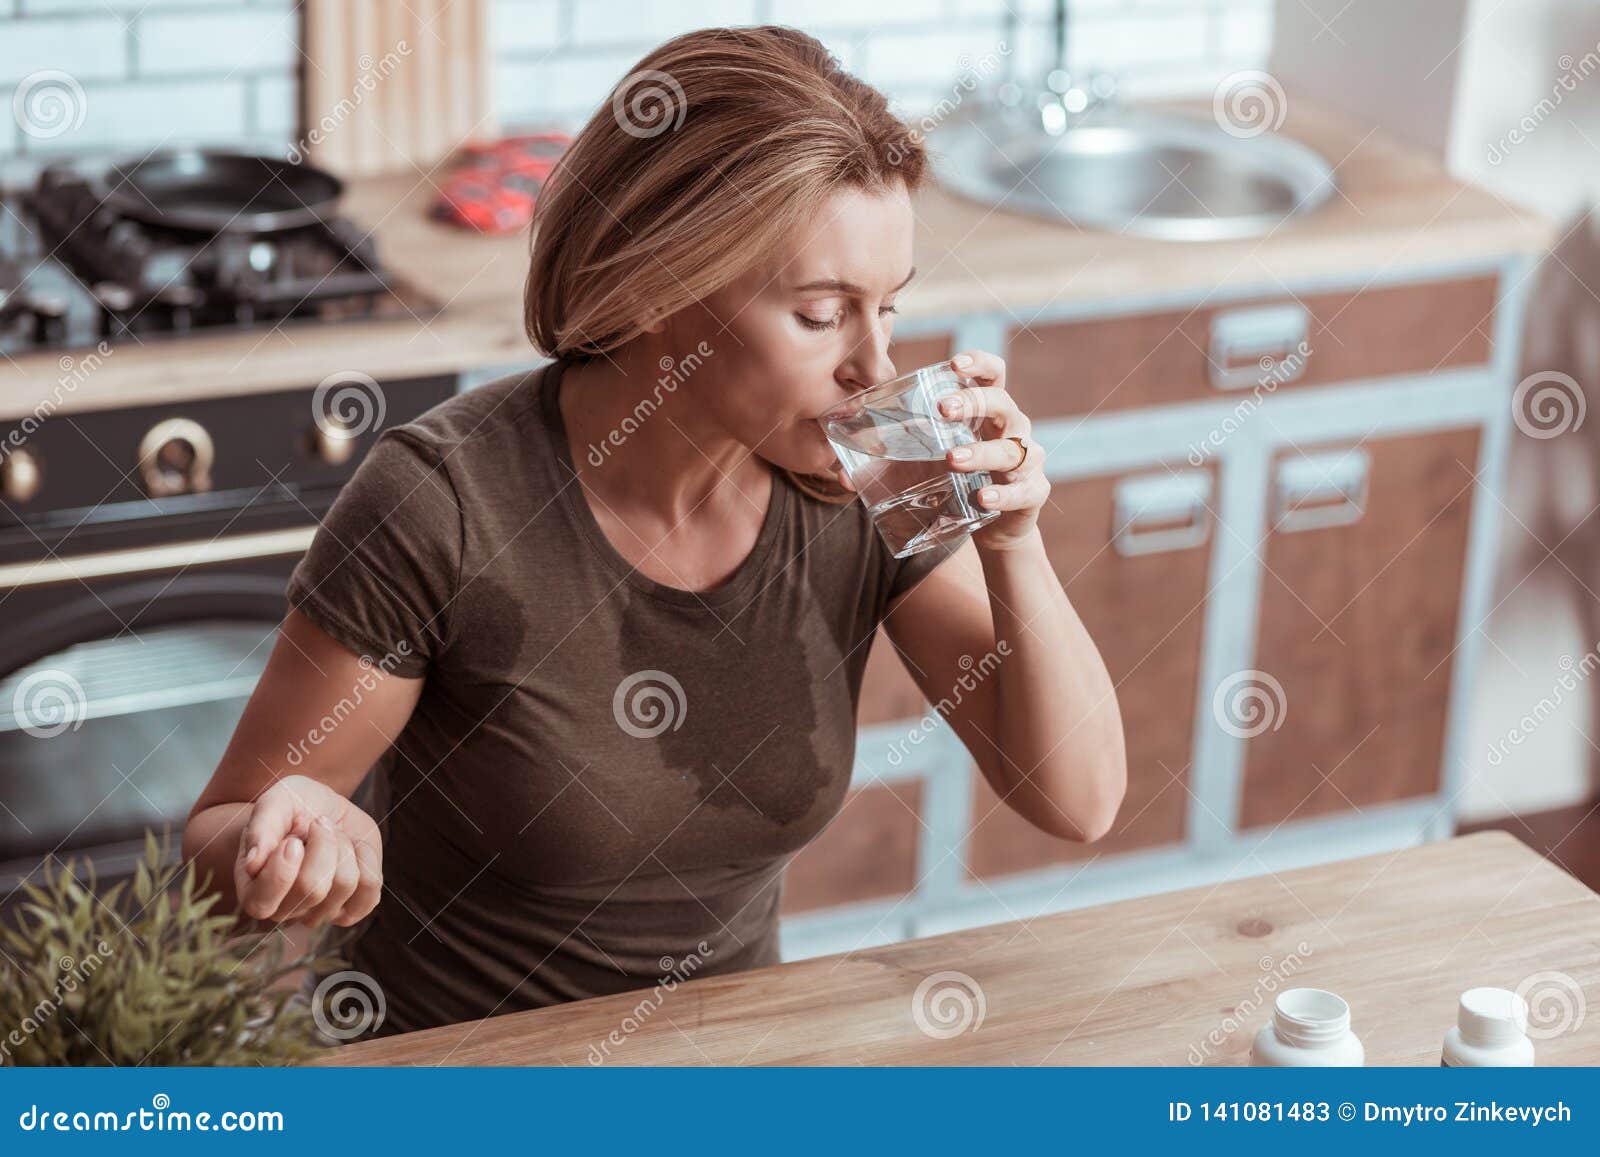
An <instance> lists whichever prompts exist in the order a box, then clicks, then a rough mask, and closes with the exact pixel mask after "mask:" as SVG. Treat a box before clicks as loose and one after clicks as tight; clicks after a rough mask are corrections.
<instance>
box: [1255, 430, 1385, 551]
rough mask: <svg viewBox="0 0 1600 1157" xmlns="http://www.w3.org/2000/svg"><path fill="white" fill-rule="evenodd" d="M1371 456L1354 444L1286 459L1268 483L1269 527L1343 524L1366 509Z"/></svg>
mask: <svg viewBox="0 0 1600 1157" xmlns="http://www.w3.org/2000/svg"><path fill="white" fill-rule="evenodd" d="M1371 474H1372V457H1371V455H1369V454H1368V453H1367V452H1366V451H1365V450H1363V449H1361V448H1360V447H1359V446H1352V447H1350V448H1349V449H1347V450H1333V451H1329V452H1327V453H1323V454H1310V455H1305V456H1303V457H1296V458H1286V459H1284V460H1283V461H1281V462H1279V463H1278V469H1277V472H1276V477H1275V479H1274V482H1273V501H1272V528H1273V529H1274V530H1280V531H1286V532H1293V531H1296V530H1316V529H1318V528H1319V527H1324V526H1344V525H1347V524H1348V523H1352V522H1355V521H1356V520H1358V519H1359V518H1360V517H1361V516H1362V515H1363V514H1365V513H1366V511H1367V488H1368V480H1369V478H1370V477H1371Z"/></svg>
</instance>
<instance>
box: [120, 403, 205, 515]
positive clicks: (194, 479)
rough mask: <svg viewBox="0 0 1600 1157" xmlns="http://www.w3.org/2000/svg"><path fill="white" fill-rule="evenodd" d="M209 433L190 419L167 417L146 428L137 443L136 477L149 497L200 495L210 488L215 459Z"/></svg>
mask: <svg viewBox="0 0 1600 1157" xmlns="http://www.w3.org/2000/svg"><path fill="white" fill-rule="evenodd" d="M216 457H217V452H216V447H215V446H214V445H213V444H212V442H211V435H210V434H209V433H207V432H206V428H205V427H204V426H202V425H201V424H200V423H199V422H196V421H194V420H193V419H191V418H168V419H166V420H165V421H162V422H157V423H156V424H155V425H154V426H151V427H150V429H149V430H148V431H146V433H145V436H144V438H143V440H141V441H140V443H139V476H140V477H141V478H142V479H143V480H144V492H145V493H146V494H148V495H149V496H150V497H151V498H166V497H169V496H171V495H174V494H199V493H201V492H203V491H206V490H210V489H211V466H212V464H213V463H214V462H215V461H216Z"/></svg>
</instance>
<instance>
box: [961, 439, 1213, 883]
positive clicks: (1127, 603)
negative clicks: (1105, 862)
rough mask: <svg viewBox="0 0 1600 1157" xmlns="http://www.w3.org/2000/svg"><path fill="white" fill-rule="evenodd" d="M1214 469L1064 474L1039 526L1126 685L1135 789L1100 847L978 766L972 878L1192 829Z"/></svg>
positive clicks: (1122, 688) (1162, 839) (1176, 837)
mask: <svg viewBox="0 0 1600 1157" xmlns="http://www.w3.org/2000/svg"><path fill="white" fill-rule="evenodd" d="M1214 483H1215V473H1214V471H1213V470H1211V469H1210V468H1207V469H1203V470H1193V469H1189V468H1188V467H1186V466H1185V467H1182V468H1172V469H1168V468H1166V467H1155V468H1153V469H1152V470H1150V471H1146V472H1141V473H1139V474H1136V475H1128V476H1120V477H1109V478H1093V479H1084V480H1074V481H1066V482H1058V483H1056V484H1055V486H1054V488H1053V489H1052V492H1051V500H1050V502H1049V503H1047V504H1046V506H1045V507H1044V510H1043V512H1042V513H1041V514H1040V518H1039V523H1040V530H1041V532H1042V534H1043V535H1044V540H1045V547H1046V550H1047V551H1048V553H1049V555H1050V561H1051V563H1052V564H1053V565H1054V567H1055V569H1056V572H1057V573H1058V574H1059V575H1060V576H1061V579H1062V583H1063V585H1064V586H1065V588H1066V591H1067V595H1068V597H1069V598H1071V600H1072V603H1073V606H1074V607H1076V608H1077V611H1078V614H1079V615H1080V616H1081V617H1082V618H1083V620H1084V622H1085V623H1086V624H1087V626H1088V628H1089V632H1090V634H1091V635H1092V636H1093V637H1094V640H1095V643H1096V644H1097V645H1098V646H1099V648H1100V652H1101V654H1102V655H1103V656H1104V658H1105V661H1106V666H1107V667H1108V669H1109V670H1110V672H1111V677H1112V679H1113V680H1114V681H1115V683H1116V685H1117V700H1118V703H1119V705H1120V707H1121V710H1122V722H1123V730H1124V733H1125V736H1126V739H1127V748H1128V791H1127V795H1126V797H1125V798H1124V800H1123V804H1122V809H1121V811H1120V812H1119V813H1118V816H1117V820H1116V823H1115V824H1114V825H1113V826H1112V829H1111V831H1110V833H1108V834H1107V835H1106V836H1104V837H1103V838H1102V839H1100V840H1098V841H1096V842H1095V843H1093V844H1083V843H1079V842H1075V841H1068V840H1061V839H1057V838H1056V837H1054V836H1051V835H1048V834H1047V833H1045V832H1042V831H1040V830H1039V829H1037V828H1035V827H1034V826H1033V825H1032V824H1030V823H1028V822H1027V821H1026V820H1024V819H1023V818H1022V817H1021V816H1020V815H1018V814H1017V813H1016V812H1014V811H1012V810H1011V809H1010V807H1009V806H1008V805H1006V804H1005V803H1003V802H1001V800H1000V799H999V797H998V796H997V795H996V794H995V792H994V791H993V790H992V789H991V788H990V787H989V785H988V783H987V782H986V781H984V779H983V777H982V776H981V775H976V774H975V775H974V780H975V781H976V782H975V784H974V789H973V808H974V810H973V817H972V830H971V833H970V835H969V837H968V843H967V871H968V874H969V875H970V876H973V877H984V876H994V875H1000V874H1004V873H1009V872H1020V871H1026V870H1029V869H1034V868H1042V867H1047V866H1049V865H1051V864H1055V863H1061V862H1065V861H1072V860H1078V859H1083V858H1087V857H1089V856H1093V855H1096V854H1099V853H1104V852H1117V851H1127V850H1130V849H1134V848H1148V847H1155V846H1162V845H1167V844H1174V843H1178V842H1180V841H1181V840H1182V839H1183V838H1184V832H1185V820H1186V816H1187V810H1188V791H1187V785H1188V780H1189V764H1190V758H1191V757H1190V745H1191V741H1192V736H1193V733H1194V710H1195V699H1196V693H1197V680H1198V677H1199V671H1200V644H1201V636H1202V627H1203V623H1204V619H1205V597H1206V575H1207V566H1208V560H1209V558H1210V552H1211V541H1210V528H1211V514H1210V509H1211V508H1212V506H1213V505H1214V499H1213V497H1212V489H1213V487H1214Z"/></svg>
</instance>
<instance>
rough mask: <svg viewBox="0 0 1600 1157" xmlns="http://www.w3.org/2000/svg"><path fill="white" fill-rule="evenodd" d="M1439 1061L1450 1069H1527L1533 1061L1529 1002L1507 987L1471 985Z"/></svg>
mask: <svg viewBox="0 0 1600 1157" xmlns="http://www.w3.org/2000/svg"><path fill="white" fill-rule="evenodd" d="M1439 1063H1440V1064H1441V1065H1443V1066H1445V1067H1446V1068H1494V1067H1502V1068H1513V1067H1516V1068H1526V1067H1528V1066H1529V1065H1532V1064H1533V1042H1532V1041H1531V1040H1529V1039H1528V1002H1527V1001H1526V1000H1524V999H1523V998H1522V997H1520V996H1518V995H1517V994H1516V993H1514V992H1512V991H1510V990H1509V989H1505V988H1469V989H1467V991H1465V992H1463V993H1462V994H1461V1001H1460V1004H1459V1005H1458V1006H1457V1008H1456V1026H1455V1027H1454V1028H1452V1029H1450V1030H1449V1031H1448V1032H1446V1033H1445V1034H1444V1048H1443V1050H1442V1051H1441V1053H1440V1056H1439Z"/></svg>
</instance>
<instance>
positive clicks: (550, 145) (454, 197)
mask: <svg viewBox="0 0 1600 1157" xmlns="http://www.w3.org/2000/svg"><path fill="white" fill-rule="evenodd" d="M570 144H572V138H571V137H570V136H568V135H567V134H566V133H532V134H528V135H525V136H515V137H504V138H502V139H500V140H496V141H487V142H484V143H482V144H472V145H467V146H466V147H464V148H463V149H462V151H461V158H462V159H461V164H460V165H459V167H457V168H456V170H455V171H454V172H452V173H451V174H450V176H449V177H448V178H446V180H445V182H444V186H443V188H442V189H441V190H440V192H439V196H438V197H437V198H436V199H435V200H434V203H433V215H434V217H436V218H438V219H439V220H442V221H449V222H450V223H451V224H454V225H460V226H462V227H463V228H467V229H476V230H478V231H479V232H481V233H511V232H514V231H516V230H518V229H525V228H527V226H528V223H529V222H530V221H532V220H533V207H534V205H535V204H536V203H537V201H538V197H539V190H540V189H542V188H543V187H544V183H545V181H546V180H547V179H549V176H550V172H551V170H552V169H554V168H555V165H556V162H557V161H559V160H560V159H561V156H562V154H563V153H565V152H566V151H567V146H568V145H570Z"/></svg>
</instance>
